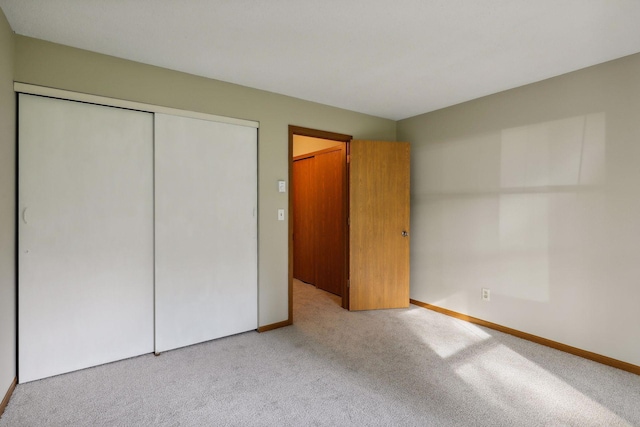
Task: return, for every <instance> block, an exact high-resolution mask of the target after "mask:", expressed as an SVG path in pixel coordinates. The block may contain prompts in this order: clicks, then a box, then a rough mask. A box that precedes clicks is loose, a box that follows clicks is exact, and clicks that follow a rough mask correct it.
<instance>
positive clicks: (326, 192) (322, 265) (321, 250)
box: [314, 144, 347, 296]
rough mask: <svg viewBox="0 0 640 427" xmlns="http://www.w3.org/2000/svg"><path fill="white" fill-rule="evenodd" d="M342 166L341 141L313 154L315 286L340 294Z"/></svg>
mask: <svg viewBox="0 0 640 427" xmlns="http://www.w3.org/2000/svg"><path fill="white" fill-rule="evenodd" d="M346 165H347V161H346V148H345V146H344V144H342V145H340V146H338V147H336V148H334V149H329V150H324V151H322V152H320V153H317V154H316V155H315V176H314V186H315V188H316V207H317V211H316V216H315V218H316V219H315V230H316V286H317V287H318V288H319V289H322V290H325V291H328V292H331V293H333V294H336V295H340V296H341V295H342V293H343V292H342V290H343V286H344V283H345V281H346V257H347V229H346V227H347V209H346V202H347V201H346V198H345V196H346V185H347V183H346Z"/></svg>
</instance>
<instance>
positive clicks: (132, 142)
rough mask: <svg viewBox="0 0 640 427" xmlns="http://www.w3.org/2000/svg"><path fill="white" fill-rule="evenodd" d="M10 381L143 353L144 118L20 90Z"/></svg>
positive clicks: (147, 241)
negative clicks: (15, 329) (14, 348)
mask: <svg viewBox="0 0 640 427" xmlns="http://www.w3.org/2000/svg"><path fill="white" fill-rule="evenodd" d="M19 132H20V133H19V135H20V141H19V196H18V197H19V220H18V222H19V227H18V230H19V255H18V263H19V290H18V293H19V307H18V313H19V314H18V316H19V334H18V336H19V379H20V382H21V383H23V382H26V381H31V380H35V379H39V378H44V377H48V376H52V375H56V374H61V373H64V372H69V371H73V370H77V369H82V368H86V367H89V366H95V365H98V364H102V363H107V362H111V361H114V360H119V359H123V358H127V357H131V356H137V355H140V354H144V353H148V352H151V351H153V183H152V179H153V165H152V160H153V151H152V150H153V117H152V115H151V114H148V113H141V112H136V111H130V110H123V109H117V108H110V107H103V106H97V105H91V104H83V103H78V102H72V101H63V100H58V99H51V98H43V97H37V96H31V95H20V100H19Z"/></svg>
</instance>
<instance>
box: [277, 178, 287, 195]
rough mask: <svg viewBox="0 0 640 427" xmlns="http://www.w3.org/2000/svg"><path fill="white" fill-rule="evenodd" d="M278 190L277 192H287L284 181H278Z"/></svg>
mask: <svg viewBox="0 0 640 427" xmlns="http://www.w3.org/2000/svg"><path fill="white" fill-rule="evenodd" d="M278 192H279V193H286V192H287V184H286V183H285V182H284V181H278Z"/></svg>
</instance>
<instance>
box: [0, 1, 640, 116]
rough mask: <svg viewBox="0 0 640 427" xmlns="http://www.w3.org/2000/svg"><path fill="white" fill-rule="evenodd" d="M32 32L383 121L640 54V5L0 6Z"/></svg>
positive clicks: (14, 23)
mask: <svg viewBox="0 0 640 427" xmlns="http://www.w3.org/2000/svg"><path fill="white" fill-rule="evenodd" d="M0 7H1V8H2V10H3V11H4V13H5V15H6V16H7V19H8V20H9V23H10V24H11V27H12V28H13V30H14V31H15V32H16V33H18V34H22V35H25V36H30V37H36V38H39V39H44V40H48V41H52V42H56V43H61V44H65V45H69V46H74V47H78V48H82V49H88V50H92V51H95V52H101V53H104V54H108V55H113V56H117V57H121V58H126V59H131V60H134V61H139V62H143V63H146V64H152V65H157V66H161V67H165V68H170V69H173V70H179V71H184V72H187V73H191V74H196V75H200V76H205V77H210V78H213V79H218V80H223V81H227V82H232V83H237V84H240V85H245V86H250V87H254V88H258V89H264V90H268V91H271V92H277V93H281V94H285V95H290V96H293V97H296V98H301V99H306V100H310V101H315V102H320V103H323V104H328V105H333V106H336V107H341V108H345V109H348V110H353V111H358V112H362V113H367V114H372V115H374V116H378V117H385V118H389V119H394V120H398V119H403V118H407V117H411V116H414V115H418V114H421V113H425V112H429V111H433V110H437V109H440V108H443V107H447V106H450V105H454V104H458V103H460V102H464V101H467V100H470V99H474V98H478V97H481V96H484V95H488V94H491V93H496V92H499V91H502V90H506V89H509V88H513V87H517V86H521V85H524V84H527V83H532V82H536V81H539V80H543V79H546V78H549V77H553V76H556V75H560V74H564V73H567V72H570V71H574V70H577V69H580V68H584V67H587V66H590V65H594V64H598V63H601V62H605V61H608V60H611V59H615V58H619V57H622V56H626V55H629V54H633V53H637V52H640V0H393V1H390V0H268V1H267V0H263V1H259V0H0Z"/></svg>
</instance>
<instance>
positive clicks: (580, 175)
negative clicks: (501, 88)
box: [398, 54, 640, 365]
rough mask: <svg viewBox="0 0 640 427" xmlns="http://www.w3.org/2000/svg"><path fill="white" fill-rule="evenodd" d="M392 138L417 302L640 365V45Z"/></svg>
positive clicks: (421, 120) (416, 123) (426, 119)
mask: <svg viewBox="0 0 640 427" xmlns="http://www.w3.org/2000/svg"><path fill="white" fill-rule="evenodd" d="M398 139H399V140H408V141H411V143H412V165H411V174H412V176H411V183H412V189H411V193H412V194H411V197H412V199H411V203H412V210H411V215H412V218H411V222H412V240H411V244H412V248H411V249H412V255H411V266H412V267H411V297H412V298H413V299H416V300H419V301H422V302H426V303H429V304H434V305H437V306H440V307H444V308H447V309H450V310H454V311H457V312H461V313H465V314H468V315H471V316H475V317H478V318H481V319H484V320H488V321H491V322H495V323H498V324H501V325H504V326H508V327H511V328H514V329H517V330H521V331H525V332H528V333H531V334H534V335H538V336H542V337H544V338H548V339H551V340H555V341H559V342H561V343H565V344H568V345H571V346H575V347H578V348H581V349H585V350H589V351H592V352H595V353H599V354H602V355H605V356H609V357H612V358H615V359H619V360H622V361H625V362H629V363H632V364H636V365H640V339H639V337H640V322H638V320H637V311H638V302H639V301H640V188H639V185H640V54H638V55H633V56H629V57H626V58H622V59H620V60H616V61H612V62H609V63H605V64H601V65H598V66H595V67H591V68H587V69H584V70H581V71H578V72H574V73H570V74H567V75H564V76H560V77H557V78H553V79H550V80H546V81H543V82H540V83H536V84H532V85H528V86H524V87H521V88H517V89H513V90H509V91H506V92H502V93H499V94H496V95H492V96H488V97H485V98H481V99H478V100H474V101H471V102H467V103H464V104H460V105H457V106H453V107H450V108H447V109H443V110H440V111H436V112H433V113H429V114H425V115H421V116H417V117H414V118H410V119H406V120H403V121H400V122H399V123H398ZM482 287H487V288H490V289H491V292H492V293H491V301H490V302H485V301H482V300H481V298H480V292H481V288H482Z"/></svg>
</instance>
